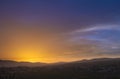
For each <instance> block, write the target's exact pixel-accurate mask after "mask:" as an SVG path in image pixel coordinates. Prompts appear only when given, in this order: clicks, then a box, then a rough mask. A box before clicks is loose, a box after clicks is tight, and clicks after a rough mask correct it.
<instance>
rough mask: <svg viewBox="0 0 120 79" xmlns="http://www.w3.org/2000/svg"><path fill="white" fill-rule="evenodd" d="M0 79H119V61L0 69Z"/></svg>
mask: <svg viewBox="0 0 120 79" xmlns="http://www.w3.org/2000/svg"><path fill="white" fill-rule="evenodd" d="M0 79H120V59H119V58H113V59H112V58H102V59H93V60H83V61H76V62H71V63H60V64H50V65H45V66H41V67H1V68H0Z"/></svg>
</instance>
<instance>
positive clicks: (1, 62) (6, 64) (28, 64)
mask: <svg viewBox="0 0 120 79" xmlns="http://www.w3.org/2000/svg"><path fill="white" fill-rule="evenodd" d="M45 65H47V64H46V63H39V62H37V63H31V62H17V61H12V60H0V67H40V66H45Z"/></svg>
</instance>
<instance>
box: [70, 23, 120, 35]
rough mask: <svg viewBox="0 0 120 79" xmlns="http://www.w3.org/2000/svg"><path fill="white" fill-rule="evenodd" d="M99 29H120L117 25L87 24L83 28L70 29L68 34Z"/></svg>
mask: <svg viewBox="0 0 120 79" xmlns="http://www.w3.org/2000/svg"><path fill="white" fill-rule="evenodd" d="M99 30H117V31H120V26H119V25H95V26H94V25H93V26H89V27H87V28H84V29H79V30H78V29H77V30H74V31H72V32H71V33H70V34H76V33H85V32H92V31H99Z"/></svg>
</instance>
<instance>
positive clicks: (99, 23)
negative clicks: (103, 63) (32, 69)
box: [0, 0, 120, 62]
mask: <svg viewBox="0 0 120 79" xmlns="http://www.w3.org/2000/svg"><path fill="white" fill-rule="evenodd" d="M97 57H120V0H0V59H10V60H16V61H31V62H60V61H75V60H80V59H89V58H97Z"/></svg>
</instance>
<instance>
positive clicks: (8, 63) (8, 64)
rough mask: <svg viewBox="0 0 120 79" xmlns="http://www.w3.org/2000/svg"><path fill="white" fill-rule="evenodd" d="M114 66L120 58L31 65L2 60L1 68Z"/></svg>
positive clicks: (119, 61) (0, 62)
mask: <svg viewBox="0 0 120 79" xmlns="http://www.w3.org/2000/svg"><path fill="white" fill-rule="evenodd" d="M110 63H112V64H114V63H120V58H96V59H91V60H80V61H73V62H58V63H51V64H47V63H41V62H36V63H31V62H17V61H12V60H0V67H41V66H49V67H51V66H52V67H53V66H63V65H64V66H68V65H69V66H75V65H79V66H82V65H86V66H90V65H98V64H110Z"/></svg>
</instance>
